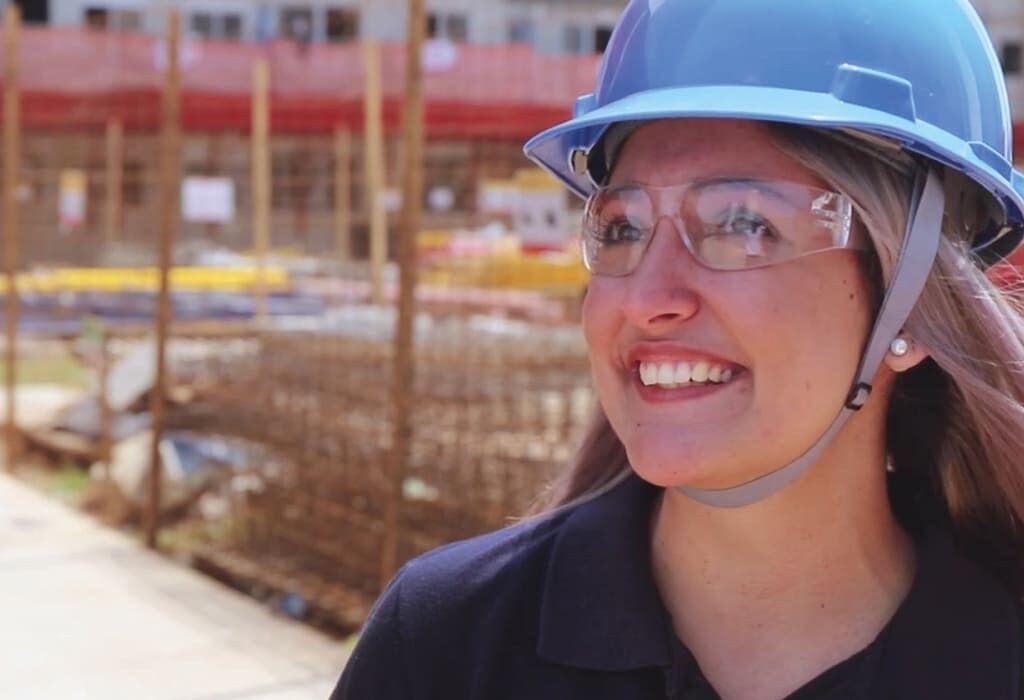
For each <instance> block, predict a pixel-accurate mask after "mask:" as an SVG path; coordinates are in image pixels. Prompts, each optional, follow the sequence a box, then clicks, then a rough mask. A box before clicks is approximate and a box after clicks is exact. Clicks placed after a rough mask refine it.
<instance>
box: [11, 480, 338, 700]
mask: <svg viewBox="0 0 1024 700" xmlns="http://www.w3.org/2000/svg"><path fill="white" fill-rule="evenodd" d="M0 621H2V623H0V697H2V698H12V699H17V700H35V699H36V698H39V699H43V698H46V699H47V700H50V699H52V698H81V699H88V700H92V699H93V698H96V699H97V700H121V699H122V698H123V699H124V700H128V699H129V698H130V699H131V700H143V699H152V700H242V699H245V698H259V699H260V700H324V699H325V698H327V697H328V695H330V691H331V689H332V688H333V687H334V683H335V681H336V680H337V677H338V674H339V673H340V671H341V669H342V667H343V666H344V664H345V660H346V658H347V650H346V647H345V645H344V644H343V643H341V642H338V641H336V640H332V639H330V638H329V637H326V636H325V635H322V634H320V633H318V632H316V631H315V630H312V629H310V628H308V627H306V626H304V625H301V624H299V623H296V622H294V621H291V620H287V619H284V618H281V617H279V616H276V615H274V614H273V613H272V612H271V611H269V610H268V609H266V608H265V607H263V606H262V605H260V604H259V603H257V602H256V601H253V600H251V599H250V598H247V597H246V596H244V595H241V594H240V593H237V592H235V591H232V590H230V589H228V588H226V587H224V586H222V585H220V584H219V583H217V582H216V581H213V580H212V579H209V578H207V577H205V576H203V575H202V574H199V573H197V572H195V571H192V570H189V569H187V568H185V567H183V566H181V565H179V564H176V563H174V562H171V561H168V560H167V559H164V558H163V557H161V556H159V555H157V554H154V553H152V552H150V551H148V550H146V549H145V548H144V547H142V546H141V545H140V544H139V543H138V542H136V541H135V540H133V539H131V538H129V537H127V536H125V535H123V534H121V533H119V532H116V531H113V530H109V529H107V528H104V527H103V526H101V525H99V524H97V523H95V522H93V521H92V520H90V519H89V518H88V517H86V516H84V515H82V514H80V513H76V512H74V511H71V510H69V509H67V508H66V507H65V506H63V505H61V504H59V503H56V502H54V501H51V500H49V499H47V498H46V497H45V496H43V495H41V494H39V493H37V492H36V491H34V490H32V489H30V488H29V487H27V486H25V485H24V484H22V483H20V482H18V481H16V480H14V479H12V478H10V477H8V476H4V475H0Z"/></svg>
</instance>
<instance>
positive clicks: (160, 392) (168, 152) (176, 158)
mask: <svg viewBox="0 0 1024 700" xmlns="http://www.w3.org/2000/svg"><path fill="white" fill-rule="evenodd" d="M180 34H181V17H180V15H179V14H178V11H177V10H171V11H170V13H169V15H168V27H167V74H166V75H165V77H164V91H163V99H162V124H161V129H160V194H161V196H160V199H161V207H160V261H159V265H160V291H159V297H158V300H157V310H156V319H155V325H156V329H155V330H156V380H155V382H154V384H153V391H152V392H150V415H151V416H152V421H153V443H152V445H151V449H150V462H149V502H148V503H147V509H146V514H145V515H146V517H145V530H146V545H147V546H148V547H150V548H151V549H156V545H157V534H158V529H159V525H160V475H161V471H162V470H161V463H160V441H161V439H162V438H163V429H164V401H165V396H166V392H167V335H168V333H167V331H168V326H169V325H170V322H171V294H170V292H171V289H170V268H171V259H172V257H173V253H174V236H175V233H176V230H177V227H178V217H179V214H180V210H181V73H180V69H179V65H178V41H179V37H180Z"/></svg>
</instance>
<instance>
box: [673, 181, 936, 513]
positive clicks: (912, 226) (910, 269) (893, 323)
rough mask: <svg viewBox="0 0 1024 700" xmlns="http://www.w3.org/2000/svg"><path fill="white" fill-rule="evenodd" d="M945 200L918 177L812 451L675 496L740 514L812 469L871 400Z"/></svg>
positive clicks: (920, 282)
mask: <svg viewBox="0 0 1024 700" xmlns="http://www.w3.org/2000/svg"><path fill="white" fill-rule="evenodd" d="M945 207H946V195H945V191H944V189H943V185H942V181H941V180H940V179H939V176H938V173H937V172H936V171H935V169H934V168H931V167H929V168H928V169H927V170H926V171H925V170H922V171H921V172H919V174H918V176H917V179H916V181H915V183H914V195H913V198H912V199H911V202H910V213H909V216H908V218H907V233H906V236H904V238H903V247H902V249H901V251H900V255H899V259H898V260H897V262H896V271H895V273H894V274H893V278H892V283H891V284H890V286H889V289H888V291H887V292H886V295H885V300H884V301H883V302H882V308H881V310H880V311H879V313H878V317H877V319H876V320H875V326H874V329H873V330H872V332H871V336H870V338H869V340H868V343H867V346H866V350H865V351H864V354H863V355H862V357H861V361H860V367H859V368H858V369H857V374H856V375H855V379H854V382H853V387H852V388H851V389H850V394H849V396H848V397H847V400H846V405H845V406H843V408H842V409H841V410H840V411H839V415H838V416H836V419H835V420H834V421H833V422H832V425H831V426H829V428H828V430H826V431H825V434H824V435H822V436H821V437H820V438H819V439H818V441H817V442H816V443H814V445H813V446H812V447H811V448H810V449H809V450H807V452H805V453H804V454H803V455H801V456H800V457H798V458H797V459H796V460H795V461H793V462H790V463H789V464H787V465H786V466H784V467H781V468H779V469H776V470H775V471H773V472H770V473H768V474H765V475H764V476H760V477H758V478H756V479H754V480H752V481H748V482H747V483H745V484H740V485H739V486H733V487H731V488H727V489H697V488H692V487H689V486H678V487H676V488H677V490H679V491H681V492H682V493H684V494H686V495H687V496H689V497H690V498H692V499H694V500H696V501H699V502H701V503H704V504H706V505H709V506H715V507H719V508H739V507H742V506H747V505H750V504H752V503H757V502H758V501H762V500H764V499H766V498H768V497H769V496H771V495H772V494H774V493H775V492H776V491H778V490H780V489H782V488H783V487H785V486H786V485H788V484H790V483H791V482H793V481H794V480H795V479H796V478H797V477H799V476H800V475H801V474H803V473H804V471H805V470H806V469H807V468H808V467H809V466H810V465H811V464H813V463H814V462H815V461H816V460H817V459H818V458H819V457H820V456H821V454H822V453H823V452H824V451H825V448H826V447H827V446H828V444H829V443H830V442H831V441H832V439H833V438H834V437H835V436H836V435H837V434H838V433H839V431H840V430H841V429H842V427H843V425H844V424H845V423H846V421H847V419H848V418H849V417H850V416H851V415H852V414H853V413H854V412H855V411H859V410H860V409H861V408H862V407H863V406H864V404H865V403H867V400H868V397H869V396H870V394H871V380H872V378H873V377H874V375H875V372H877V371H878V367H879V365H880V364H881V363H882V360H883V359H884V358H885V354H886V352H888V349H889V344H890V343H891V342H892V339H893V338H895V337H896V336H897V335H898V334H899V333H900V330H901V329H902V328H903V324H904V323H906V320H907V317H909V316H910V312H911V310H912V309H913V308H914V304H916V303H917V299H918V297H919V296H920V295H921V292H922V291H923V290H924V285H925V282H926V281H927V280H928V275H929V273H930V272H931V268H932V265H933V264H934V262H935V256H936V254H937V253H938V250H939V241H940V238H941V233H942V216H943V212H944V211H945Z"/></svg>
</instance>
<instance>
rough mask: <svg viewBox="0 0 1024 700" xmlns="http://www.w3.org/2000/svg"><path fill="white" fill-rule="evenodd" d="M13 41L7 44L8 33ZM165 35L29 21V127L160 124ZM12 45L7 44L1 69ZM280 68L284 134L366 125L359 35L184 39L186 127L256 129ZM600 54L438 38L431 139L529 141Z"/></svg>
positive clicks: (386, 59)
mask: <svg viewBox="0 0 1024 700" xmlns="http://www.w3.org/2000/svg"><path fill="white" fill-rule="evenodd" d="M0 45H2V41H0ZM164 50H165V49H164V41H163V39H162V38H161V37H158V36H153V35H147V34H135V33H123V32H105V31H96V30H90V29H84V28H79V27H46V28H32V27H26V28H25V29H23V31H22V36H21V47H20V74H21V78H20V79H21V86H22V115H23V116H22V119H23V123H24V125H25V127H26V128H60V129H68V128H93V127H100V126H102V125H103V124H105V123H106V122H107V121H108V120H109V119H110V118H113V117H118V118H120V119H122V120H123V121H124V123H125V125H126V126H128V127H129V128H136V129H156V128H157V126H158V124H159V114H160V92H161V89H162V83H163V74H162V66H163V64H164V62H165V59H164V58H163V52H164ZM404 52H405V46H404V44H401V43H385V44H382V45H381V66H382V87H383V92H384V119H385V128H386V129H387V130H389V131H394V130H396V129H397V128H398V127H399V124H400V121H401V101H402V91H403V84H404V72H405V56H404ZM2 56H3V53H2V51H0V65H2ZM259 57H264V58H266V59H267V60H268V62H269V64H270V75H271V93H272V94H271V124H272V128H273V130H274V131H275V132H278V133H280V132H294V133H303V132H306V133H310V132H314V133H316V132H330V131H332V130H333V129H334V128H335V126H336V125H337V124H338V123H344V124H347V125H349V126H350V127H351V128H352V129H353V130H356V131H358V130H361V129H362V121H363V102H362V96H363V85H364V76H363V70H364V68H363V58H362V48H361V45H360V44H358V43H350V44H340V45H337V44H311V45H304V46H303V45H298V44H296V43H295V42H293V41H289V40H283V39H278V40H274V41H272V42H268V43H265V44H253V43H240V42H229V41H214V40H199V39H184V40H183V41H182V44H181V50H180V62H181V66H182V85H183V96H182V101H183V104H182V107H183V122H184V127H185V129H186V130H225V129H228V130H242V131H244V130H247V129H248V128H249V120H250V86H251V81H252V78H251V75H252V65H253V62H254V61H255V60H256V59H257V58H259ZM598 63H599V58H598V57H597V56H594V55H584V56H558V55H548V54H541V53H538V52H536V51H535V50H534V49H533V48H532V47H530V46H527V45H520V44H511V45H509V44H501V45H481V44H452V43H449V42H439V43H435V42H429V43H428V45H427V47H426V49H425V70H426V78H425V81H426V84H425V89H426V95H427V130H428V135H430V136H431V137H435V138H436V137H445V136H453V137H459V138H481V139H482V138H524V137H526V136H529V135H531V134H533V133H535V132H536V131H538V130H540V129H542V128H544V127H546V126H549V125H551V124H554V123H556V122H558V121H560V120H563V119H565V118H567V117H568V116H569V113H570V110H571V102H572V99H573V97H574V96H575V95H578V94H581V93H583V92H586V91H587V90H588V89H590V86H592V85H593V83H594V78H595V76H596V74H597V70H598Z"/></svg>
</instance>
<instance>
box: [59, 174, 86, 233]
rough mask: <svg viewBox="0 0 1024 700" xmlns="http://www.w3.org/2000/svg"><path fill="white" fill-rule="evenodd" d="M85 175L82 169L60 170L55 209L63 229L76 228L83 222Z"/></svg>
mask: <svg viewBox="0 0 1024 700" xmlns="http://www.w3.org/2000/svg"><path fill="white" fill-rule="evenodd" d="M85 186H86V175H85V171H83V170H72V169H66V170H61V171H60V194H59V196H58V198H57V209H58V211H59V214H60V224H61V226H62V227H63V228H65V229H71V228H78V227H79V226H81V225H82V224H83V223H85V207H86V187H85Z"/></svg>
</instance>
